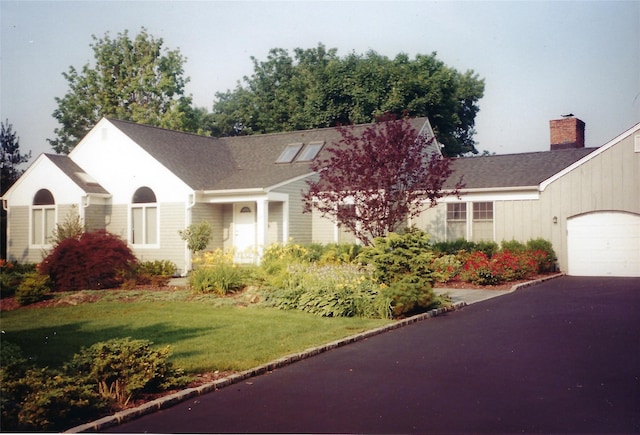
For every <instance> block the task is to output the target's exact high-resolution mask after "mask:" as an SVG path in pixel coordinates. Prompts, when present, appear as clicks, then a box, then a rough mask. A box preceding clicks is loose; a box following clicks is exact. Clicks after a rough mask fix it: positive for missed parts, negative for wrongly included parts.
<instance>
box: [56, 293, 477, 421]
mask: <svg viewBox="0 0 640 435" xmlns="http://www.w3.org/2000/svg"><path fill="white" fill-rule="evenodd" d="M466 305H467V303H466V302H457V303H455V304H453V305H451V306H449V307H442V308H436V309H433V310H430V311H428V312H426V313H422V314H418V315H415V316H412V317H408V318H406V319H402V320H398V321H397V322H394V323H391V324H389V325H385V326H381V327H379V328H376V329H371V330H369V331H365V332H361V333H360V334H355V335H351V336H349V337H345V338H341V339H339V340H335V341H332V342H330V343H327V344H323V345H321V346H317V347H312V348H310V349H306V350H304V351H302V352H299V353H295V354H291V355H287V356H283V357H281V358H278V359H276V360H273V361H270V362H268V363H266V364H263V365H260V366H258V367H254V368H252V369H249V370H245V371H243V372H240V373H235V374H233V375H230V376H227V377H225V378H222V379H218V380H215V381H213V382H209V383H206V384H203V385H200V386H198V387H194V388H187V389H185V390H181V391H178V392H176V393H173V394H170V395H167V396H163V397H160V398H158V399H155V400H152V401H150V402H147V403H145V404H143V405H140V406H138V407H136V408H130V409H125V410H122V411H118V412H116V413H115V414H113V415H109V416H106V417H103V418H101V419H99V420H95V421H92V422H89V423H85V424H82V425H80V426H76V427H73V428H71V429H68V430H66V431H65V433H82V432H98V431H101V430H104V429H107V428H110V427H113V426H117V425H119V424H122V423H125V422H127V421H131V420H134V419H136V418H139V417H142V416H143V415H147V414H151V413H153V412H156V411H160V410H161V409H166V408H169V407H171V406H173V405H176V404H178V403H181V402H184V401H185V400H188V399H191V398H192V397H196V396H201V395H203V394H207V393H210V392H212V391H216V390H219V389H221V388H224V387H228V386H229V385H233V384H236V383H239V382H242V381H243V380H245V379H248V378H252V377H254V376H259V375H263V374H265V373H268V372H271V371H273V370H276V369H279V368H282V367H285V366H287V365H289V364H292V363H294V362H297V361H301V360H303V359H306V358H309V357H312V356H315V355H319V354H321V353H323V352H326V351H328V350H332V349H337V348H339V347H342V346H345V345H347V344H351V343H355V342H357V341H360V340H364V339H366V338H369V337H373V336H375V335H378V334H382V333H384V332H387V331H392V330H394V329H398V328H401V327H403V326H406V325H410V324H412V323H416V322H419V321H421V320H425V319H429V318H431V317H436V316H439V315H442V314H445V313H447V312H450V311H455V310H457V309H460V308H462V307H465V306H466Z"/></svg>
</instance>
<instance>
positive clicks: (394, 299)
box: [382, 275, 435, 317]
mask: <svg viewBox="0 0 640 435" xmlns="http://www.w3.org/2000/svg"><path fill="white" fill-rule="evenodd" d="M383 287H384V288H383V290H382V294H383V295H384V296H385V297H386V298H388V299H389V300H390V301H391V314H392V315H393V317H400V316H403V315H406V314H411V313H414V312H417V311H424V310H426V309H428V308H429V307H431V306H432V305H433V303H434V301H435V296H434V293H433V291H432V290H431V285H430V283H429V282H428V281H427V280H425V279H423V278H421V277H420V276H418V275H405V276H403V277H402V278H400V279H399V280H397V281H394V282H392V283H391V284H389V285H388V286H383Z"/></svg>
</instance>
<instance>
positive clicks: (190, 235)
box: [178, 221, 213, 253]
mask: <svg viewBox="0 0 640 435" xmlns="http://www.w3.org/2000/svg"><path fill="white" fill-rule="evenodd" d="M212 233H213V228H211V224H210V223H209V221H202V222H199V223H197V224H191V225H189V226H188V227H187V229H185V230H182V231H178V234H180V237H181V238H182V240H184V241H186V242H187V248H189V250H190V251H191V252H193V253H196V252H200V251H202V250H203V249H206V248H207V245H209V240H211V234H212Z"/></svg>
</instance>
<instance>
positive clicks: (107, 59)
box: [48, 28, 203, 154]
mask: <svg viewBox="0 0 640 435" xmlns="http://www.w3.org/2000/svg"><path fill="white" fill-rule="evenodd" d="M93 41H94V42H93V43H92V44H90V46H91V48H92V49H93V54H94V60H95V64H94V65H93V66H91V65H89V64H86V65H85V66H84V67H83V68H82V70H80V71H78V70H77V69H76V68H74V67H73V66H71V67H69V71H68V72H66V73H63V76H64V78H65V79H66V80H67V82H68V83H69V91H68V92H67V94H66V95H65V96H64V97H62V98H56V103H57V104H58V108H57V109H56V110H55V111H54V112H53V117H54V118H56V119H57V120H58V122H59V123H60V124H61V125H62V127H60V128H56V129H55V134H56V135H57V137H56V138H55V139H48V141H49V143H50V144H51V146H52V147H53V149H54V150H55V151H56V152H57V153H59V154H62V153H65V154H67V153H69V152H70V151H71V150H72V149H73V147H75V146H76V145H77V143H78V142H79V141H80V140H81V139H82V137H84V135H85V134H86V133H87V132H88V131H89V130H90V129H91V128H92V127H93V126H94V125H95V123H96V122H97V121H98V120H100V118H101V117H103V116H112V117H115V118H118V119H122V120H128V121H134V122H139V123H144V124H149V125H155V126H159V127H163V128H169V129H173V130H181V131H193V132H197V131H198V129H199V128H200V125H201V124H203V120H201V119H200V117H201V116H202V113H200V112H201V111H199V110H198V109H193V108H192V106H191V97H190V96H185V94H184V87H185V85H186V83H187V82H188V81H189V79H188V78H185V77H184V76H183V74H184V63H185V61H186V59H185V58H184V57H183V56H182V55H181V54H180V52H179V50H167V49H164V50H163V40H162V38H154V37H153V36H151V35H149V34H148V33H147V31H146V30H145V29H144V28H142V30H141V31H140V33H139V34H138V35H137V36H136V37H135V38H133V39H132V38H130V37H129V34H128V32H127V31H125V32H124V33H119V34H118V36H117V37H115V38H111V37H110V36H109V33H106V34H105V36H104V37H103V38H97V37H96V36H95V35H94V36H93Z"/></svg>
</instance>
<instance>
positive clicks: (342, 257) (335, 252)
mask: <svg viewBox="0 0 640 435" xmlns="http://www.w3.org/2000/svg"><path fill="white" fill-rule="evenodd" d="M362 248H363V247H362V245H357V244H355V243H330V244H328V245H326V246H324V247H323V250H322V253H321V256H320V260H319V261H320V263H323V264H340V263H353V262H355V261H356V258H358V255H359V254H360V252H361V251H362Z"/></svg>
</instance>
